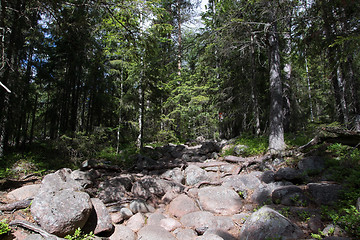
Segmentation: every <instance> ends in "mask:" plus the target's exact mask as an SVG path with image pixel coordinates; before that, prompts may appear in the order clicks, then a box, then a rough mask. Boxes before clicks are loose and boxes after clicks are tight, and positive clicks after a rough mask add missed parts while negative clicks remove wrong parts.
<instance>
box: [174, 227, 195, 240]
mask: <svg viewBox="0 0 360 240" xmlns="http://www.w3.org/2000/svg"><path fill="white" fill-rule="evenodd" d="M174 234H175V236H176V239H177V240H190V239H194V238H195V237H196V236H197V234H196V232H195V231H194V230H192V229H189V228H185V229H180V228H178V229H176V230H175V231H174Z"/></svg>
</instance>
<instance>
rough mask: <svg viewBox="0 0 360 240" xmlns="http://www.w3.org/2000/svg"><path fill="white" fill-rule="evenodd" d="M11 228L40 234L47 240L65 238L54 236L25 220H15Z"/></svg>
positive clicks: (11, 223)
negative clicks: (15, 227) (19, 228)
mask: <svg viewBox="0 0 360 240" xmlns="http://www.w3.org/2000/svg"><path fill="white" fill-rule="evenodd" d="M9 225H10V226H19V227H22V228H26V229H29V230H31V231H34V232H36V233H39V234H40V235H41V236H43V237H44V238H45V239H48V240H62V239H64V238H59V237H58V236H56V235H53V234H51V233H48V232H46V231H45V230H44V229H42V228H41V227H39V226H38V225H35V224H33V223H30V222H27V221H24V220H13V221H11V222H10V223H9Z"/></svg>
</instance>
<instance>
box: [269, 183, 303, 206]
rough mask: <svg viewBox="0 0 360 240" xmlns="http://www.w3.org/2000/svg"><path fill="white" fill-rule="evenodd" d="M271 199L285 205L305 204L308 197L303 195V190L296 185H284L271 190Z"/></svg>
mask: <svg viewBox="0 0 360 240" xmlns="http://www.w3.org/2000/svg"><path fill="white" fill-rule="evenodd" d="M272 201H273V202H274V203H276V204H280V203H281V204H283V205H286V206H302V207H304V206H306V205H307V204H308V201H309V200H308V199H307V197H306V196H305V195H304V193H303V190H302V189H301V188H299V187H297V186H294V185H293V186H284V187H279V188H277V189H275V190H274V191H273V192H272Z"/></svg>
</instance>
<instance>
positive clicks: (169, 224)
mask: <svg viewBox="0 0 360 240" xmlns="http://www.w3.org/2000/svg"><path fill="white" fill-rule="evenodd" d="M160 227H163V228H164V229H165V230H166V231H169V232H171V231H174V230H175V229H177V228H179V227H181V223H179V222H178V221H177V220H175V219H173V218H164V219H161V220H160Z"/></svg>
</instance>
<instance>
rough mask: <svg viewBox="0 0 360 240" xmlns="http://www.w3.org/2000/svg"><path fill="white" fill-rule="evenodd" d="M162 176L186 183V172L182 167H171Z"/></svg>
mask: <svg viewBox="0 0 360 240" xmlns="http://www.w3.org/2000/svg"><path fill="white" fill-rule="evenodd" d="M161 176H162V177H165V178H170V179H172V180H174V182H176V183H181V184H184V183H185V177H184V173H183V172H182V171H181V169H180V168H174V169H170V170H168V171H166V172H165V173H163V174H162V175H161Z"/></svg>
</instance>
